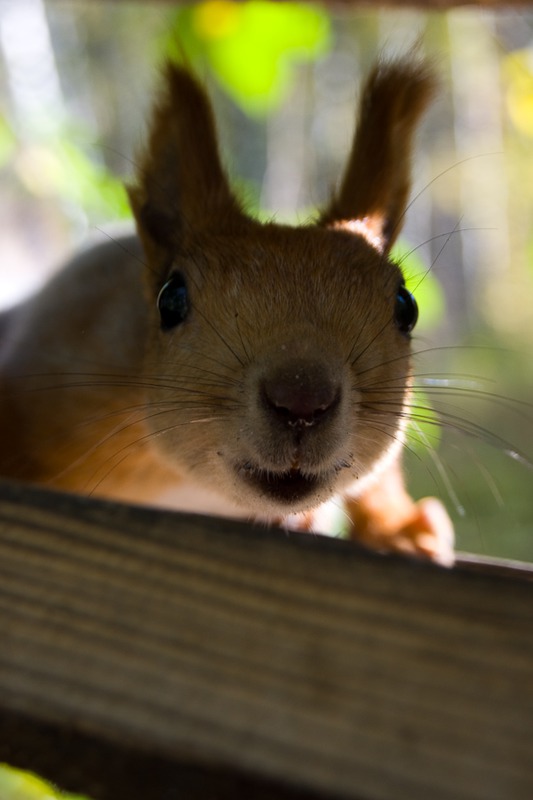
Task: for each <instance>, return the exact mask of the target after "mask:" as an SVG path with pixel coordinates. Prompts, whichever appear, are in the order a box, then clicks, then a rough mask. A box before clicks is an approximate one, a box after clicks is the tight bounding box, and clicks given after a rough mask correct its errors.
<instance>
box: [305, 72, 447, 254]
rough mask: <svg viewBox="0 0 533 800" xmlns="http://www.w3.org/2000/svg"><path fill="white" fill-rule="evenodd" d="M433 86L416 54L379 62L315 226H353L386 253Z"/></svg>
mask: <svg viewBox="0 0 533 800" xmlns="http://www.w3.org/2000/svg"><path fill="white" fill-rule="evenodd" d="M435 88H436V84H435V79H434V77H433V74H432V72H431V70H430V69H429V67H428V65H427V64H426V63H425V62H422V61H420V60H418V59H416V58H414V59H413V58H406V59H404V60H400V61H396V62H391V63H378V64H377V66H376V67H375V68H374V70H373V71H372V73H371V74H370V76H369V78H368V80H367V82H366V84H365V87H364V90H363V93H362V97H361V102H360V107H359V121H358V125H357V128H356V131H355V135H354V139H353V144H352V149H351V152H350V156H349V159H348V164H347V167H346V170H345V173H344V176H343V179H342V181H341V185H340V188H339V190H338V192H337V193H336V194H335V195H334V197H333V198H332V200H331V202H330V204H329V206H328V208H327V209H326V210H325V211H324V213H323V214H322V216H321V218H320V220H319V224H322V225H327V226H330V227H342V228H344V229H346V230H351V231H353V232H354V233H356V234H360V235H363V236H365V238H366V239H367V240H368V241H369V242H370V244H372V245H373V246H374V247H376V248H377V249H378V250H379V251H380V252H382V253H385V254H386V253H388V252H389V250H390V248H391V247H392V245H393V243H394V241H395V239H396V237H397V235H398V233H399V231H400V228H401V223H402V220H403V215H404V213H405V209H406V205H407V201H408V198H409V192H410V188H411V168H410V165H411V149H412V142H413V136H414V132H415V128H416V125H417V123H418V121H419V119H420V116H421V115H422V113H423V111H424V110H425V109H426V107H427V105H428V104H429V101H430V100H431V98H432V97H433V94H434V92H435Z"/></svg>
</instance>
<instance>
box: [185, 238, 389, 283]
mask: <svg viewBox="0 0 533 800" xmlns="http://www.w3.org/2000/svg"><path fill="white" fill-rule="evenodd" d="M176 268H183V269H185V270H186V271H187V269H188V268H190V269H195V268H196V269H195V271H196V270H197V271H198V273H199V278H200V283H204V282H205V281H207V282H211V281H214V282H215V283H218V280H217V279H218V278H220V280H221V281H224V282H225V281H227V280H228V278H234V279H236V280H238V279H240V278H245V279H246V278H249V279H253V280H254V281H259V282H260V283H264V284H266V285H268V284H269V283H270V284H271V283H276V282H278V281H281V282H282V283H284V284H285V285H286V287H287V289H288V290H290V285H291V283H295V285H298V284H299V283H300V282H302V281H305V282H309V281H311V282H316V281H318V282H320V281H321V280H327V285H328V287H329V288H330V289H331V287H332V286H334V285H335V281H338V282H339V286H340V287H342V286H343V285H344V284H345V281H346V280H350V282H354V281H356V282H357V283H359V282H361V284H365V285H374V286H376V288H378V287H384V286H389V285H390V286H391V287H393V288H396V286H397V283H398V281H400V280H401V278H402V275H401V271H400V270H399V268H398V266H397V265H396V264H394V263H393V262H391V261H389V259H387V258H386V257H385V256H383V255H382V254H381V253H379V252H378V251H377V250H376V249H375V248H374V247H372V246H371V245H370V244H369V243H368V241H367V240H366V239H365V238H364V237H363V236H360V235H354V234H351V233H347V232H345V231H341V230H331V229H328V228H320V227H317V226H314V227H311V226H309V227H307V226H304V227H300V228H289V227H282V226H278V225H264V226H258V228H256V229H255V231H254V232H253V233H251V234H250V235H246V234H243V235H240V236H235V235H231V236H224V235H218V236H216V237H214V236H209V237H207V236H206V237H204V236H201V237H199V238H198V240H197V241H195V242H191V243H190V247H188V248H187V249H186V251H185V252H184V253H183V254H182V255H178V256H177V258H176V259H175V260H174V262H173V269H176Z"/></svg>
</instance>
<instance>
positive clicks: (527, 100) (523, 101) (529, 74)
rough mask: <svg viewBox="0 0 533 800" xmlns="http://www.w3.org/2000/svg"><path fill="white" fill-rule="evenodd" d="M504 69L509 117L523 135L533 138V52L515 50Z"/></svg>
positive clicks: (506, 60)
mask: <svg viewBox="0 0 533 800" xmlns="http://www.w3.org/2000/svg"><path fill="white" fill-rule="evenodd" d="M502 69H503V75H504V79H505V83H506V101H507V108H508V111H509V116H510V118H511V120H512V122H513V124H514V125H515V127H516V128H517V129H518V130H519V131H520V132H521V133H524V134H526V135H527V136H533V51H532V50H530V49H525V50H515V51H514V52H513V53H511V54H509V55H508V56H506V57H505V58H504V60H503V66H502Z"/></svg>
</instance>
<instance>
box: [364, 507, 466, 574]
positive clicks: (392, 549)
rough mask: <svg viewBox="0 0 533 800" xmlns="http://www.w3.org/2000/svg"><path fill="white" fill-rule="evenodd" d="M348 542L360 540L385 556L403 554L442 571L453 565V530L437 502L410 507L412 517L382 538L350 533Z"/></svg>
mask: <svg viewBox="0 0 533 800" xmlns="http://www.w3.org/2000/svg"><path fill="white" fill-rule="evenodd" d="M351 538H353V539H359V540H361V541H363V543H365V544H367V545H368V546H370V547H371V548H373V549H375V550H378V551H381V552H388V553H402V554H405V555H410V556H414V557H415V558H420V559H424V560H428V561H433V562H434V563H436V564H440V565H441V566H444V567H451V566H453V564H454V561H455V556H454V539H455V537H454V530H453V525H452V522H451V520H450V518H449V516H448V513H447V511H446V510H445V508H444V506H443V504H442V503H441V502H440V500H437V498H435V497H426V498H424V499H423V500H420V501H419V502H418V503H416V504H414V505H413V513H412V515H411V516H410V517H409V518H408V520H407V521H406V522H405V523H404V524H403V525H401V526H400V527H399V528H397V529H396V530H395V529H391V530H389V531H388V532H387V533H385V534H383V533H381V532H378V531H374V530H368V529H367V530H366V531H364V532H363V534H362V535H361V532H360V531H359V530H357V531H356V530H353V531H352V533H351Z"/></svg>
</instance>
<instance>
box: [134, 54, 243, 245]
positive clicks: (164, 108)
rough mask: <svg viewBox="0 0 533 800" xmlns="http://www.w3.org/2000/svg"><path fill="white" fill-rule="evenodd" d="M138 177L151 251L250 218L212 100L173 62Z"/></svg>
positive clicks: (138, 202)
mask: <svg viewBox="0 0 533 800" xmlns="http://www.w3.org/2000/svg"><path fill="white" fill-rule="evenodd" d="M137 181H138V182H137V185H136V186H133V187H130V188H129V196H130V202H131V206H132V209H133V212H134V214H135V217H136V220H137V227H138V230H139V235H140V236H141V238H142V240H143V242H144V245H145V248H146V249H147V251H148V252H147V255H149V254H150V250H153V249H154V248H156V249H163V250H167V251H168V250H169V249H170V250H174V249H175V248H176V247H177V246H179V244H180V243H181V242H182V241H183V238H184V237H186V236H187V233H188V232H189V231H192V232H195V231H199V230H202V229H206V228H209V229H210V230H212V231H217V230H224V231H226V232H227V231H228V230H232V229H235V227H237V226H242V223H243V221H244V220H245V219H246V217H245V216H244V214H243V213H242V212H241V210H240V207H239V204H238V202H237V200H236V199H235V198H234V196H233V194H232V193H231V191H230V188H229V183H228V180H227V177H226V175H225V173H224V171H223V169H222V165H221V161H220V156H219V152H218V145H217V137H216V131H215V123H214V119H213V114H212V111H211V106H210V104H209V100H208V98H207V96H206V94H205V92H204V90H203V89H202V87H201V86H200V84H199V83H198V82H197V81H196V79H195V78H193V77H192V75H191V74H190V73H189V72H188V71H186V70H185V69H183V68H180V67H178V66H176V65H173V64H168V65H167V67H166V82H165V84H164V90H163V93H162V95H161V97H160V100H159V102H158V103H157V104H156V107H155V110H154V113H153V117H152V123H151V128H150V135H149V139H148V146H147V148H146V151H145V154H144V156H143V157H141V166H140V169H139V172H138V179H137Z"/></svg>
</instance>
